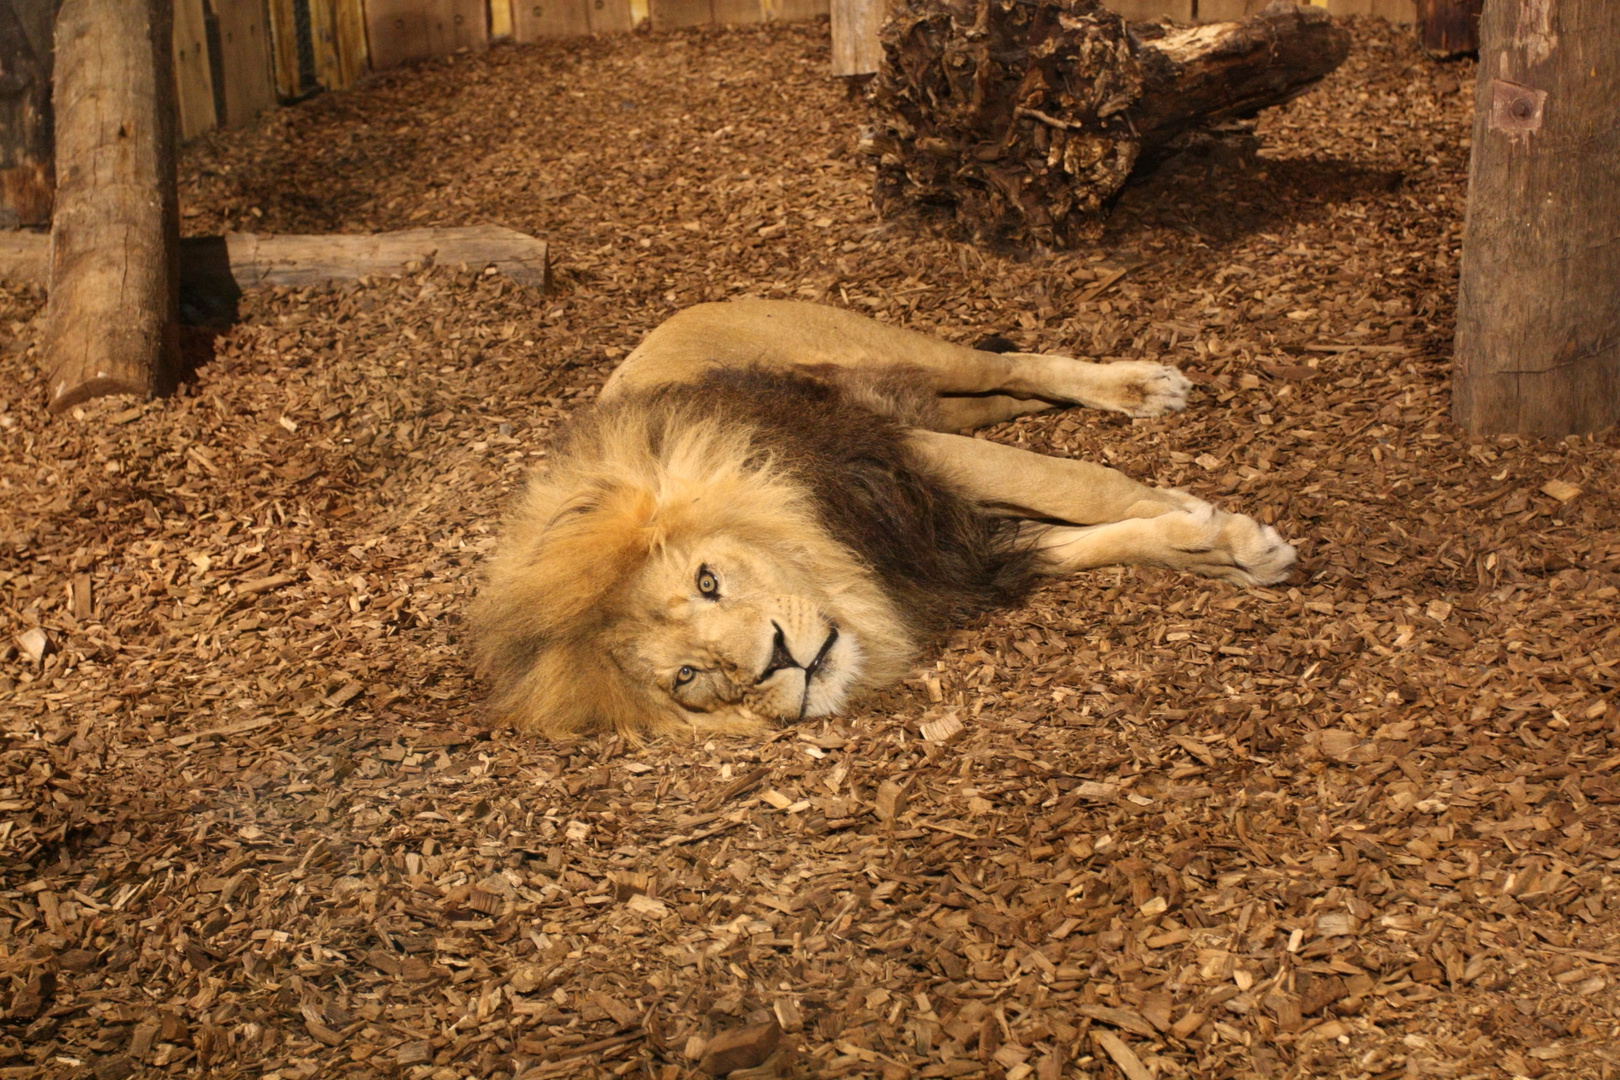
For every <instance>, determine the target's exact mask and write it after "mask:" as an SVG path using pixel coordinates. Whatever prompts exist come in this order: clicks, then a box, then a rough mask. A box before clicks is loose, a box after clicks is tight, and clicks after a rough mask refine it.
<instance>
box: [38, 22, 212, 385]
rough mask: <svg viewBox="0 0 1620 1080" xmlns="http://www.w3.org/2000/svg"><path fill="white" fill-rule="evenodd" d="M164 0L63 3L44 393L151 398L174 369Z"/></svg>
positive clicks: (174, 227) (170, 97)
mask: <svg viewBox="0 0 1620 1080" xmlns="http://www.w3.org/2000/svg"><path fill="white" fill-rule="evenodd" d="M171 29H172V28H171V12H170V7H169V3H168V0H63V4H62V10H61V12H60V14H59V15H58V17H57V32H56V70H55V81H56V91H55V97H56V210H55V214H54V215H53V218H52V223H51V284H50V302H49V304H48V305H47V308H46V316H45V340H44V361H45V367H46V369H47V370H48V371H49V372H50V374H49V376H48V377H47V386H48V404H49V407H50V408H51V409H52V410H57V411H59V410H62V409H65V408H67V407H69V406H71V405H74V404H76V403H78V402H81V401H84V400H86V399H88V398H92V397H98V396H101V395H103V394H119V393H124V394H140V395H151V394H154V393H157V392H159V391H161V390H164V389H166V388H167V387H168V386H169V385H170V384H171V382H172V380H173V379H174V378H175V377H176V376H177V374H178V372H179V359H180V318H179V314H180V312H179V272H178V269H179V267H178V262H177V256H178V251H179V239H180V230H179V221H180V213H179V206H178V203H177V201H176V192H175V173H174V141H175V139H174V119H175V116H174V114H175V109H174V70H173V65H172V61H171V58H170V55H169V50H170V34H171Z"/></svg>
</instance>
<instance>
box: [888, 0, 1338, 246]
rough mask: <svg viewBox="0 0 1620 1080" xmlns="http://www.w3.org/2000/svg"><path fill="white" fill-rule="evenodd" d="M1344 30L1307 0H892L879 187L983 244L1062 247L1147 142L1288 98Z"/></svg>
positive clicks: (1328, 66)
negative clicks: (1128, 19) (1135, 0)
mask: <svg viewBox="0 0 1620 1080" xmlns="http://www.w3.org/2000/svg"><path fill="white" fill-rule="evenodd" d="M1348 51H1349V36H1348V34H1347V33H1346V32H1345V31H1344V30H1343V29H1342V28H1340V27H1338V26H1336V25H1335V24H1334V23H1333V21H1332V19H1331V18H1329V17H1328V15H1327V14H1326V13H1325V12H1323V11H1322V10H1321V9H1319V8H1296V7H1294V6H1293V5H1292V4H1274V5H1273V6H1272V7H1270V8H1268V9H1266V10H1265V11H1264V12H1262V13H1260V14H1258V15H1255V16H1253V17H1251V18H1249V19H1246V20H1244V21H1243V22H1238V23H1211V24H1208V25H1205V26H1198V27H1192V28H1188V29H1171V28H1168V27H1166V26H1164V25H1162V24H1157V23H1142V24H1134V25H1132V24H1127V23H1125V22H1124V21H1123V20H1122V19H1120V17H1119V16H1117V15H1115V14H1113V13H1112V12H1110V11H1108V10H1106V9H1105V8H1103V7H1102V6H1101V5H1100V4H1098V3H1097V2H1096V0H897V3H896V6H895V7H894V9H893V10H892V12H891V14H890V17H889V21H888V22H887V24H885V27H884V31H883V53H884V57H883V67H882V70H881V71H880V72H879V74H878V78H877V80H876V82H875V84H874V88H873V94H872V100H873V106H874V112H875V118H876V123H875V130H874V134H873V137H872V139H871V140H870V142H869V144H868V149H869V151H870V152H872V153H873V154H875V155H876V156H877V157H878V167H877V180H876V198H877V203H878V207H879V209H880V210H881V211H882V212H883V213H885V214H891V213H894V212H896V211H899V210H902V209H904V208H907V207H911V206H917V207H920V208H923V209H924V210H925V211H932V212H934V213H937V214H941V215H945V216H949V217H951V218H954V220H955V222H956V223H957V224H958V225H959V226H960V228H961V230H962V231H963V232H964V233H966V234H967V235H968V236H970V237H971V238H973V239H975V240H978V241H985V242H1011V243H1014V244H1026V243H1031V242H1033V243H1037V244H1044V245H1053V246H1068V245H1070V244H1072V243H1074V242H1076V241H1078V240H1081V239H1083V238H1085V237H1087V236H1089V235H1092V234H1093V233H1094V231H1095V229H1096V226H1097V222H1098V219H1099V216H1100V214H1101V213H1102V211H1103V210H1104V208H1105V207H1106V206H1107V205H1108V203H1109V201H1110V200H1111V199H1112V198H1113V197H1114V196H1115V195H1116V194H1117V193H1118V192H1119V190H1120V188H1121V187H1123V186H1124V184H1125V181H1126V179H1127V177H1129V175H1130V173H1131V170H1132V168H1133V167H1135V165H1136V163H1137V161H1138V159H1139V158H1140V156H1141V155H1142V153H1143V152H1144V151H1145V150H1151V149H1153V148H1154V147H1156V146H1159V145H1161V144H1163V143H1164V142H1166V141H1167V140H1169V139H1171V138H1173V137H1174V136H1176V135H1177V134H1180V133H1181V132H1184V131H1186V130H1187V129H1189V128H1191V127H1194V126H1197V125H1200V124H1205V123H1212V122H1219V121H1221V120H1227V119H1231V118H1234V117H1242V116H1249V115H1252V114H1253V113H1254V112H1256V111H1258V110H1259V109H1262V108H1265V107H1266V106H1268V105H1275V104H1278V103H1280V102H1283V101H1287V100H1288V99H1289V98H1292V97H1294V96H1296V95H1298V94H1300V93H1302V92H1303V91H1305V90H1306V89H1308V88H1309V87H1311V86H1312V85H1314V84H1315V83H1316V82H1317V81H1319V80H1320V79H1321V78H1322V77H1323V76H1324V75H1326V74H1328V73H1329V72H1330V71H1332V70H1333V69H1334V68H1336V67H1337V66H1338V65H1339V64H1340V63H1341V62H1342V61H1343V59H1344V57H1345V55H1346V54H1347V53H1348Z"/></svg>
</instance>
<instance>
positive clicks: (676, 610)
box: [474, 301, 1293, 735]
mask: <svg viewBox="0 0 1620 1080" xmlns="http://www.w3.org/2000/svg"><path fill="white" fill-rule="evenodd" d="M1185 386H1186V384H1185V381H1184V380H1181V378H1180V376H1179V374H1177V373H1175V372H1173V371H1172V370H1171V369H1168V368H1162V367H1160V366H1159V365H1152V364H1115V365H1093V364H1085V363H1082V362H1080V361H1075V360H1069V359H1067V358H1064V357H1041V356H1029V355H1025V354H1016V353H1015V354H1010V355H1009V356H997V355H995V354H991V353H986V352H978V351H975V350H970V349H965V348H962V347H961V346H956V345H950V344H949V343H946V342H941V341H937V340H935V339H932V338H927V337H924V336H922V335H917V334H912V333H909V332H907V331H903V330H896V329H894V328H891V327H885V326H882V325H881V324H878V323H875V322H872V321H871V320H867V319H863V318H861V317H859V316H855V315H851V314H849V313H847V312H843V311H839V310H837V309H833V308H822V307H816V306H813V305H803V304H788V303H769V302H763V301H755V302H739V303H733V304H711V305H704V306H702V307H699V308H693V309H689V310H688V311H686V312H683V313H681V314H680V315H678V316H676V317H675V318H674V319H671V320H670V321H669V322H667V323H665V324H664V325H663V326H661V327H659V328H658V329H657V330H655V331H654V332H653V333H652V334H651V335H649V336H648V338H647V340H646V341H645V342H644V343H643V345H642V346H641V347H640V348H638V349H637V350H636V351H635V352H634V353H632V354H631V356H630V357H629V358H627V359H626V361H625V362H624V364H622V365H621V366H620V368H619V369H618V370H617V371H616V372H615V373H614V375H613V376H612V377H611V378H610V379H609V381H608V383H607V385H606V386H605V387H604V389H603V393H602V395H601V399H600V401H599V403H598V404H597V405H596V406H595V407H594V409H593V410H592V411H591V413H590V414H589V415H586V416H583V417H580V418H578V419H576V421H575V422H574V424H573V426H572V428H571V430H570V431H569V433H568V434H567V435H566V436H565V437H564V438H563V439H562V440H561V441H560V442H559V444H558V446H557V447H556V448H555V449H554V450H553V451H552V454H551V459H550V463H549V465H548V466H547V467H546V468H545V469H544V470H543V471H541V472H538V473H537V474H536V475H535V476H534V477H533V478H531V480H530V482H529V485H528V487H527V488H526V490H525V492H524V493H523V495H522V496H521V498H520V499H519V500H518V503H517V506H516V509H515V511H514V512H513V513H512V515H511V517H510V520H509V521H508V523H507V526H506V530H505V535H504V536H503V538H502V541H501V545H500V547H499V549H498V551H497V554H496V557H495V559H494V561H493V563H492V565H491V569H490V574H489V584H488V586H487V588H486V589H485V592H484V595H483V597H482V598H481V600H480V602H479V605H478V609H477V611H476V612H475V619H474V621H475V629H476V631H477V637H478V642H479V650H480V655H481V661H482V664H483V667H484V668H485V670H486V671H487V672H488V674H489V675H490V677H491V679H492V681H493V684H494V688H495V695H494V703H493V707H494V710H495V711H496V713H497V714H499V715H501V716H503V717H505V718H507V719H509V720H510V721H511V722H513V723H515V724H516V725H517V726H519V727H520V728H523V729H527V730H535V731H540V732H543V733H546V734H553V735H556V734H564V733H571V732H579V731H585V730H592V729H617V730H620V731H623V732H626V733H628V734H632V735H643V734H652V733H659V732H668V731H682V730H685V731H698V732H702V731H744V730H751V729H754V728H757V727H758V726H759V725H760V724H761V723H763V722H765V721H768V720H771V719H785V720H790V721H791V720H797V719H802V718H804V717H807V716H815V715H823V714H826V713H830V712H835V711H837V710H838V709H840V708H842V707H843V706H844V705H845V704H846V703H847V702H848V701H849V700H851V699H852V698H854V697H858V696H859V695H860V694H861V693H863V692H865V691H868V690H871V689H874V688H878V687H881V686H884V685H887V684H889V683H892V682H894V681H896V680H898V679H899V678H901V677H903V676H904V675H905V673H906V672H907V670H908V669H909V667H910V665H911V664H912V663H913V662H914V660H915V658H916V655H917V652H918V650H919V649H921V648H922V647H923V646H925V645H926V644H927V643H928V642H929V641H930V640H931V639H932V638H933V637H935V636H936V635H938V634H939V633H940V632H941V631H943V630H946V629H949V628H950V627H952V626H955V625H958V624H959V623H960V622H961V621H962V620H964V619H968V618H971V617H972V616H973V615H975V614H977V613H979V612H981V611H984V610H986V609H987V608H991V607H996V606H1001V605H1006V604H1010V603H1015V602H1017V600H1018V599H1019V598H1020V597H1021V596H1022V595H1023V593H1024V592H1025V590H1026V589H1027V588H1028V587H1029V585H1030V584H1031V582H1032V581H1033V580H1034V578H1035V576H1036V575H1037V574H1041V573H1062V572H1069V571H1072V570H1076V569H1082V568H1085V567H1088V566H1097V565H1106V564H1109V563H1120V562H1137V563H1149V564H1154V565H1165V566H1173V567H1176V568H1181V569H1191V570H1195V571H1200V572H1204V573H1209V574H1213V575H1215V576H1222V577H1226V578H1228V579H1230V580H1234V581H1238V582H1240V583H1251V582H1257V581H1269V580H1275V579H1276V578H1277V577H1280V576H1281V574H1282V573H1285V572H1286V570H1287V567H1288V565H1289V564H1290V563H1291V561H1292V556H1293V553H1292V549H1291V548H1288V547H1287V545H1285V544H1283V543H1282V541H1281V540H1280V538H1278V537H1276V535H1275V533H1272V532H1271V531H1270V530H1269V529H1266V528H1264V527H1262V526H1259V525H1258V524H1256V523H1255V522H1253V521H1251V520H1250V519H1248V518H1243V517H1240V516H1237V515H1227V514H1221V513H1220V512H1219V511H1215V510H1213V508H1210V507H1208V506H1207V505H1206V504H1203V503H1201V502H1199V501H1198V500H1196V499H1192V498H1191V497H1190V496H1186V495H1183V494H1181V493H1179V492H1170V491H1161V490H1157V489H1152V488H1147V487H1144V486H1142V485H1140V484H1137V483H1135V482H1134V481H1131V480H1128V479H1126V478H1125V477H1123V476H1121V475H1120V474H1118V473H1116V472H1113V471H1112V470H1108V469H1103V468H1101V467H1098V466H1093V465H1086V464H1084V463H1081V462H1073V461H1063V460H1060V459H1053V458H1045V457H1042V456H1040V455H1036V454H1028V453H1025V452H1023V451H1017V450H1012V449H1011V448H1008V447H1003V446H999V445H998V444H994V443H988V442H983V441H980V440H972V439H963V438H961V437H959V436H955V435H948V434H942V433H941V432H942V431H948V430H951V429H953V428H960V427H963V426H972V424H973V423H977V422H987V421H988V420H990V419H996V418H1005V417H1006V416H1011V415H1019V414H1022V413H1026V412H1030V411H1035V410H1036V409H1040V408H1049V407H1052V406H1053V405H1055V404H1062V403H1073V402H1084V403H1089V404H1093V405H1098V406H1100V407H1105V408H1107V407H1114V408H1122V409H1124V410H1125V411H1143V412H1154V411H1161V410H1162V409H1164V408H1175V407H1179V405H1180V396H1181V395H1182V394H1184V392H1185ZM964 420H967V421H969V423H968V424H964V423H963V421H964Z"/></svg>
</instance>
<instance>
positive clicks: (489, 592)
mask: <svg viewBox="0 0 1620 1080" xmlns="http://www.w3.org/2000/svg"><path fill="white" fill-rule="evenodd" d="M473 620H474V626H475V631H476V634H477V639H476V640H477V642H478V648H479V652H480V659H481V665H482V667H483V669H484V671H485V672H486V674H488V675H489V676H490V677H491V678H492V680H493V682H494V688H495V694H494V698H493V706H494V710H495V712H496V713H497V714H498V715H501V716H502V717H504V718H505V719H508V720H510V721H511V722H512V723H514V724H516V725H517V726H518V727H520V728H525V729H528V730H535V731H540V732H542V733H545V734H548V735H565V734H570V733H577V732H582V731H590V730H601V729H616V730H618V731H622V732H624V733H626V734H629V735H632V736H640V735H645V734H654V733H659V732H670V733H674V732H682V731H686V732H692V733H695V734H706V733H709V732H725V731H733V732H746V731H754V730H758V729H759V728H760V727H761V726H762V725H763V724H764V723H767V722H770V721H788V722H793V721H797V720H802V719H806V718H808V717H814V716H823V715H826V714H828V713H831V712H834V711H836V710H838V709H840V708H842V707H843V706H844V705H845V704H846V703H847V702H848V701H849V699H850V698H851V697H852V696H854V695H856V694H858V693H859V692H861V691H863V690H866V689H869V688H872V687H876V686H882V685H887V684H888V683H890V682H893V681H894V680H895V679H897V678H900V677H901V676H902V675H903V674H904V673H905V671H906V669H907V668H908V666H909V664H910V661H911V657H912V656H913V654H914V652H915V648H916V642H915V636H914V634H913V632H912V630H911V629H910V628H908V627H907V626H906V625H905V623H904V619H903V617H902V616H901V614H900V612H899V611H898V610H897V608H896V607H895V604H894V603H893V601H892V600H891V599H890V598H889V596H888V595H887V594H886V593H885V592H884V590H883V588H882V587H881V586H880V585H879V583H878V581H877V580H876V578H875V576H874V574H873V573H872V571H871V569H870V567H868V566H867V565H866V564H865V563H863V562H862V561H861V560H860V559H859V558H857V557H856V556H855V555H854V554H853V553H852V552H851V551H850V550H849V549H848V548H846V547H845V546H844V545H842V544H840V543H838V542H837V541H835V540H834V539H832V538H831V537H830V536H829V535H828V534H827V532H826V531H825V530H824V529H823V528H822V526H821V524H820V521H819V519H818V518H817V517H816V515H815V514H814V512H813V511H812V509H811V506H810V502H809V500H808V499H807V497H806V496H805V493H804V490H803V488H802V486H801V485H800V484H799V483H798V482H797V481H796V480H795V479H794V478H793V477H792V476H790V475H789V474H787V473H786V472H784V471H783V470H781V469H779V468H777V467H776V466H775V464H773V463H772V462H771V461H770V460H768V459H764V458H761V457H759V456H758V455H756V454H754V453H753V452H752V449H751V447H750V444H749V443H748V441H747V438H746V433H745V432H739V431H737V430H734V429H732V428H728V427H726V426H724V425H720V424H717V423H714V422H712V421H705V420H702V419H698V420H693V419H692V418H690V417H687V416H684V415H682V414H681V413H679V412H672V411H671V412H666V411H660V410H656V409H655V410H648V409H644V408H639V407H637V408H631V407H628V406H627V407H624V408H620V409H606V410H603V411H602V412H599V413H598V414H597V416H596V417H595V418H594V422H592V423H588V424H586V425H583V426H582V427H581V428H580V429H578V431H577V432H576V434H575V437H574V439H573V440H572V441H571V442H570V443H569V444H567V445H566V446H565V447H564V448H563V452H561V453H559V454H558V455H557V457H556V460H555V461H554V462H553V463H552V465H551V467H550V468H549V469H545V470H542V471H540V472H537V473H536V474H535V475H533V476H532V477H531V478H530V482H529V484H528V487H527V488H526V490H525V492H524V494H523V495H522V497H521V498H520V499H519V500H518V503H517V505H516V507H515V511H514V513H513V515H512V517H511V519H510V520H509V521H508V524H507V533H506V538H505V542H504V543H503V544H502V545H501V546H500V547H499V548H498V549H497V551H496V555H495V557H494V559H493V560H492V563H491V567H490V575H489V582H488V585H487V587H486V588H485V590H484V594H483V596H482V597H481V599H480V601H479V603H478V606H477V608H476V609H475V611H474V613H473Z"/></svg>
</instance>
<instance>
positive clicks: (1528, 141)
mask: <svg viewBox="0 0 1620 1080" xmlns="http://www.w3.org/2000/svg"><path fill="white" fill-rule="evenodd" d="M1479 59H1480V62H1479V82H1478V85H1477V87H1476V89H1475V92H1474V138H1473V163H1472V168H1471V171H1470V174H1469V187H1468V220H1467V224H1466V226H1465V231H1464V235H1463V254H1462V274H1461V282H1460V288H1459V294H1458V303H1457V334H1456V351H1455V360H1456V377H1455V380H1454V382H1453V391H1452V393H1453V398H1452V416H1453V418H1454V419H1455V420H1456V421H1457V423H1458V424H1460V425H1462V427H1463V428H1465V429H1466V430H1467V431H1468V432H1470V433H1471V434H1476V435H1488V434H1504V433H1517V434H1524V435H1568V434H1572V433H1584V432H1592V431H1598V430H1600V429H1602V428H1606V427H1608V426H1609V425H1611V424H1614V423H1615V422H1616V421H1620V332H1617V328H1620V243H1616V242H1615V240H1614V230H1615V222H1616V221H1620V141H1617V140H1616V139H1615V132H1616V131H1620V7H1617V6H1616V5H1615V4H1613V3H1612V2H1611V0H1557V3H1526V4H1523V5H1519V4H1498V3H1492V4H1488V5H1486V8H1485V16H1484V18H1483V20H1481V23H1480V58H1479Z"/></svg>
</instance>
